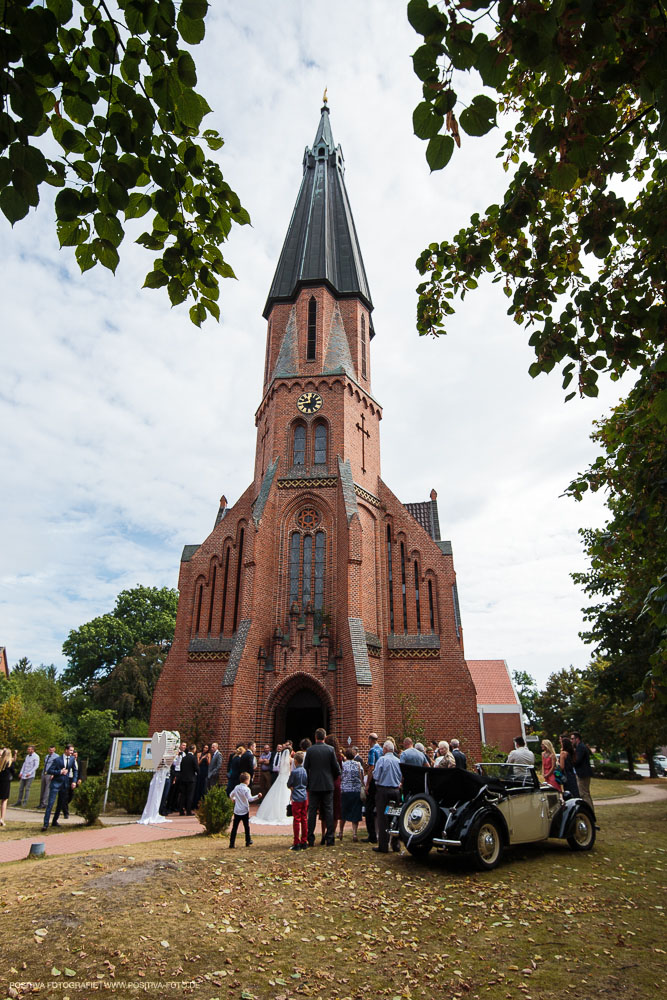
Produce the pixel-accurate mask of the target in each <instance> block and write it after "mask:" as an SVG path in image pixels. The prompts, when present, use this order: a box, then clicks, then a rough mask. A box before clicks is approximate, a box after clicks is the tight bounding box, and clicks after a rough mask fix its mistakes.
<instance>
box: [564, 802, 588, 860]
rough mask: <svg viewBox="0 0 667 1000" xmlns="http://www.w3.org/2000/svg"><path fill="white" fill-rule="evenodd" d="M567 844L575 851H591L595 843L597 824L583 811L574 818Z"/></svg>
mask: <svg viewBox="0 0 667 1000" xmlns="http://www.w3.org/2000/svg"><path fill="white" fill-rule="evenodd" d="M567 842H568V844H569V845H570V847H571V848H572V850H573V851H590V849H591V847H592V846H593V844H594V843H595V824H594V823H593V820H592V819H591V818H590V816H589V815H588V813H586V812H584V811H583V809H580V810H579V811H578V812H577V814H576V815H575V817H574V823H573V824H572V830H571V832H570V835H569V837H568V838H567Z"/></svg>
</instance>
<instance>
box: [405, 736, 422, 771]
mask: <svg viewBox="0 0 667 1000" xmlns="http://www.w3.org/2000/svg"><path fill="white" fill-rule="evenodd" d="M399 759H400V761H401V764H414V765H415V766H416V767H427V760H426V754H425V753H424V752H423V750H418V749H417V747H416V746H414V744H413V742H412V740H411V739H410V737H409V736H406V737H405V739H404V740H403V752H402V753H401V756H400V758H399Z"/></svg>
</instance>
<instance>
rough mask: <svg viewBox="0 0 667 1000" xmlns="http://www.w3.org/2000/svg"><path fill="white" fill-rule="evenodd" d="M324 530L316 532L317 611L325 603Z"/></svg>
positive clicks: (314, 604)
mask: <svg viewBox="0 0 667 1000" xmlns="http://www.w3.org/2000/svg"><path fill="white" fill-rule="evenodd" d="M324 555H325V552H324V532H323V531H316V532H315V599H314V601H313V606H314V608H315V611H316V612H318V611H321V610H322V607H323V605H324V561H325V560H324Z"/></svg>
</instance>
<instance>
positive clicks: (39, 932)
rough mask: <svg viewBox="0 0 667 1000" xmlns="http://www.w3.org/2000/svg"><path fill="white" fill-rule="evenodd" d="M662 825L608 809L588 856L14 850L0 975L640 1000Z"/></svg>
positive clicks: (370, 996) (237, 993) (208, 841)
mask: <svg viewBox="0 0 667 1000" xmlns="http://www.w3.org/2000/svg"><path fill="white" fill-rule="evenodd" d="M666 821H667V805H666V804H664V803H656V804H649V805H642V804H641V803H637V804H636V805H633V804H632V803H628V804H627V805H626V804H624V805H619V806H611V807H608V809H606V810H605V814H604V818H603V821H602V828H601V830H600V832H599V834H598V842H597V844H596V847H595V849H594V850H593V851H592V852H589V853H573V852H571V851H570V850H569V849H568V848H567V846H566V845H564V844H561V843H560V842H557V841H554V842H549V843H548V844H547V845H539V846H535V847H532V848H523V849H520V850H516V851H513V852H510V853H509V854H508V856H507V858H506V860H505V861H504V862H503V864H502V865H501V867H500V868H498V869H497V870H496V871H494V872H488V873H477V872H474V871H472V870H471V869H470V868H469V867H467V866H466V865H465V864H463V863H462V861H460V860H459V861H457V860H454V859H447V858H442V857H438V856H435V855H431V856H429V858H428V859H427V861H425V862H417V861H415V860H413V859H412V858H411V857H409V856H400V857H399V856H397V855H387V856H378V855H376V854H374V853H373V852H372V851H371V850H370V849H369V848H368V846H366V845H363V844H352V843H351V842H350V841H349V839H348V841H347V842H344V843H343V845H342V846H339V845H336V846H335V847H333V848H319V847H318V848H315V849H313V850H310V851H303V852H299V853H298V854H293V853H291V852H290V851H289V850H288V847H289V843H290V840H289V837H288V836H285V837H281V838H278V837H256V839H255V843H254V845H253V846H252V847H251V848H245V847H240V848H237V850H235V851H233V852H230V851H229V850H228V848H227V840H226V838H206V837H203V836H202V837H193V838H185V839H182V840H178V841H168V842H167V841H163V842H156V843H153V844H145V845H136V846H134V847H133V848H131V850H130V851H127V850H122V849H121V850H119V849H110V850H107V851H103V852H95V853H94V854H92V855H90V856H88V857H85V856H77V857H76V858H47V859H46V860H44V861H39V862H35V861H32V862H28V861H21V862H17V863H15V864H8V865H4V866H3V867H2V870H1V876H0V877H1V878H2V891H1V892H0V906H1V907H2V911H3V917H4V925H5V926H6V927H8V928H9V927H11V933H10V934H5V935H4V936H3V947H2V956H3V958H2V963H3V966H4V968H3V973H4V976H5V977H6V980H7V981H14V982H16V981H19V980H20V981H23V982H26V981H31V982H33V983H35V982H45V983H48V981H49V980H51V981H53V982H54V983H55V984H56V985H55V986H52V987H43V991H42V992H41V994H40V995H41V996H45V997H51V996H54V997H55V996H59V997H63V998H64V997H65V996H68V995H69V996H70V1000H74V998H75V997H86V1000H87V998H88V992H86V989H85V988H79V989H77V990H76V991H75V990H74V988H72V990H71V992H68V990H67V986H66V982H67V980H68V979H70V980H71V981H72V987H74V984H75V983H76V982H81V981H85V982H88V983H94V982H95V981H97V982H99V983H106V984H108V985H107V987H106V989H111V988H112V986H113V994H114V995H115V996H118V997H134V996H136V995H137V992H138V990H139V989H140V988H141V987H142V986H143V987H145V988H146V989H148V987H149V984H151V983H156V982H160V983H162V984H163V985H162V986H161V987H160V988H159V989H158V988H156V987H152V986H151V987H150V988H151V990H152V991H153V992H154V993H155V995H159V996H161V997H169V998H171V997H174V998H176V997H181V996H185V997H194V998H196V1000H214V998H218V1000H231V998H235V1000H236V998H238V1000H300V998H302V997H313V998H317V1000H345V998H350V1000H362V998H363V1000H396V998H401V1000H416V998H425V1000H433V998H438V1000H440V998H443V1000H444V998H446V1000H481V998H490V1000H496V998H497V1000H514V998H522V1000H563V998H569V997H572V998H577V1000H611V998H614V1000H616V998H618V997H620V996H623V998H624V1000H649V998H651V1000H652V998H653V997H656V996H659V995H665V993H667V966H666V964H665V952H666V951H667V948H666V947H665V916H664V915H665V909H667V900H666V899H665V867H666V863H667V833H666V830H667V822H666ZM37 942H41V943H37ZM54 970H55V971H54ZM174 981H179V985H178V986H175V985H165V984H166V983H168V982H172V983H173V982H174ZM180 983H184V984H185V985H180ZM89 990H90V995H91V997H92V996H96V995H98V993H97V991H92V988H89ZM19 995H20V996H22V997H23V996H27V995H28V993H27V990H25V991H24V992H22V993H20V994H19Z"/></svg>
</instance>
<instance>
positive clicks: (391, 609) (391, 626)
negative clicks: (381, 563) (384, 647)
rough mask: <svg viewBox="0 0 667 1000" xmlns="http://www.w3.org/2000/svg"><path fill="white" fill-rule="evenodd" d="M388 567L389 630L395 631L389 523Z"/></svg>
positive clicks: (388, 528)
mask: <svg viewBox="0 0 667 1000" xmlns="http://www.w3.org/2000/svg"><path fill="white" fill-rule="evenodd" d="M387 567H388V570H389V631H390V632H393V631H394V576H393V571H392V567H391V526H390V525H389V524H388V525H387Z"/></svg>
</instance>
